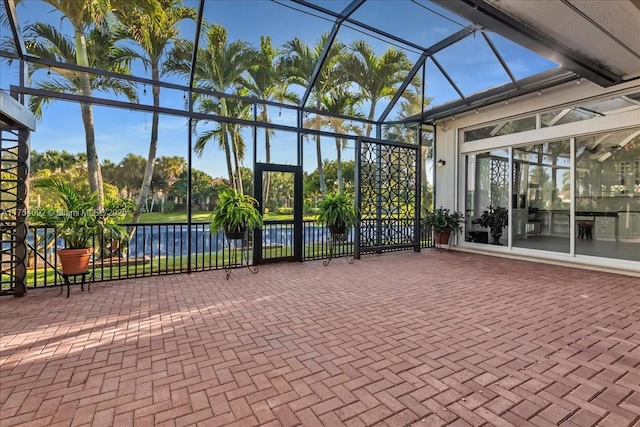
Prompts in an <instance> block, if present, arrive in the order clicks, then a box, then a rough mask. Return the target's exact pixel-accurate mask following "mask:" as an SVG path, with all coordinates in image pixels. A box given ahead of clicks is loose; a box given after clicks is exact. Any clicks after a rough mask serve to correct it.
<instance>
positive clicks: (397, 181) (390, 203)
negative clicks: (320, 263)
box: [355, 137, 421, 258]
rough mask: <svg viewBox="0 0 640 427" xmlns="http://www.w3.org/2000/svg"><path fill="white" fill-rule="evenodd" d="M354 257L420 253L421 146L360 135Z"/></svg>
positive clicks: (357, 149)
mask: <svg viewBox="0 0 640 427" xmlns="http://www.w3.org/2000/svg"><path fill="white" fill-rule="evenodd" d="M356 142H357V144H356V171H357V179H356V204H357V208H358V212H359V215H358V221H357V224H356V236H355V240H356V241H355V257H356V258H359V257H360V254H362V253H370V252H384V251H389V250H400V249H408V248H413V249H414V250H415V251H416V252H419V251H420V238H419V236H420V167H421V164H420V146H419V145H415V144H406V143H403V142H396V141H384V140H379V139H372V138H365V137H359V138H358V139H357V141H356Z"/></svg>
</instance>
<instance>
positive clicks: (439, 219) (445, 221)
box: [422, 207, 464, 245]
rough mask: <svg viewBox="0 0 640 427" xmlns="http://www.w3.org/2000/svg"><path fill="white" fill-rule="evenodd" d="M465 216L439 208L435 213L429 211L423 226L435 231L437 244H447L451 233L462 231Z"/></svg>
mask: <svg viewBox="0 0 640 427" xmlns="http://www.w3.org/2000/svg"><path fill="white" fill-rule="evenodd" d="M463 220H464V216H463V215H462V213H460V212H456V211H453V212H451V210H450V209H445V208H443V207H439V208H437V209H434V210H433V211H427V213H426V215H425V217H424V219H423V220H422V225H423V226H426V227H429V228H431V230H433V237H434V243H435V244H439V245H441V244H447V243H448V242H449V237H450V236H451V233H454V234H455V233H457V232H458V231H462V221H463Z"/></svg>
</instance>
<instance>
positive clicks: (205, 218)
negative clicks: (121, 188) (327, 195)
mask: <svg viewBox="0 0 640 427" xmlns="http://www.w3.org/2000/svg"><path fill="white" fill-rule="evenodd" d="M210 215H211V212H206V211H205V212H192V217H191V218H192V221H193V222H209V216H210ZM264 219H266V220H282V221H284V220H291V219H293V215H280V214H277V213H275V212H269V213H267V214H266V215H265V216H264ZM315 219H316V216H314V215H305V216H304V220H305V221H314V220H315ZM140 222H141V223H179V222H187V213H186V212H167V213H160V212H149V213H143V214H142V215H140Z"/></svg>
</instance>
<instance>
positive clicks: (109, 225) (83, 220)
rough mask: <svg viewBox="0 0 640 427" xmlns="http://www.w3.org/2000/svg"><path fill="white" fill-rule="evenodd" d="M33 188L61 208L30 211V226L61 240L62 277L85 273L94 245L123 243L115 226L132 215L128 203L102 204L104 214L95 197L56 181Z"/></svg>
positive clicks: (37, 183)
mask: <svg viewBox="0 0 640 427" xmlns="http://www.w3.org/2000/svg"><path fill="white" fill-rule="evenodd" d="M33 185H34V187H36V188H40V189H44V190H47V191H49V192H51V193H53V194H54V195H56V196H57V197H58V199H59V200H60V202H61V206H51V207H47V208H44V207H41V208H38V209H32V211H31V213H30V215H29V222H30V223H32V224H37V225H44V226H47V227H55V233H56V237H60V238H62V239H64V243H65V249H60V250H58V251H57V255H58V257H59V258H60V264H61V265H62V273H63V274H67V275H73V274H83V273H86V272H87V270H88V266H89V261H90V259H91V254H92V253H93V251H94V247H93V244H94V242H96V241H103V242H104V241H105V239H106V240H108V241H109V242H125V241H126V240H127V238H128V234H127V230H126V228H125V227H122V226H120V225H118V224H117V223H116V221H119V220H123V219H124V218H125V216H127V215H128V214H130V213H132V212H133V209H134V207H135V204H134V203H133V202H132V201H130V200H123V199H111V200H106V201H105V207H104V209H103V210H97V209H96V206H97V195H96V194H95V193H92V194H89V195H85V194H82V193H81V192H79V191H77V190H75V189H74V188H72V187H70V186H69V185H67V184H66V183H65V182H64V181H62V180H61V179H58V178H43V179H39V180H36V181H35V182H34V184H33Z"/></svg>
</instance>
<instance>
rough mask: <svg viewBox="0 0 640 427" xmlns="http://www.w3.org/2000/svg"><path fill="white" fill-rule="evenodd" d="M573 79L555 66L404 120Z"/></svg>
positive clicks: (467, 108)
mask: <svg viewBox="0 0 640 427" xmlns="http://www.w3.org/2000/svg"><path fill="white" fill-rule="evenodd" d="M575 80H576V75H575V73H573V72H572V71H568V70H565V69H562V68H555V69H553V70H549V71H545V72H543V73H539V74H536V75H535V76H531V77H527V78H524V79H520V80H518V81H517V82H515V83H508V84H506V85H504V86H500V87H496V88H491V89H488V90H485V91H482V92H478V93H475V94H473V95H471V96H468V97H467V98H465V99H460V100H457V101H453V102H448V103H446V104H442V105H439V106H437V107H435V108H432V109H429V110H425V111H424V112H423V113H422V115H417V116H413V117H410V118H408V119H407V120H406V121H407V122H411V121H417V120H420V121H422V122H433V121H436V120H438V119H441V118H444V117H449V116H453V115H455V114H459V113H463V112H465V111H471V110H474V109H477V108H481V107H486V106H487V105H492V104H496V103H498V102H505V101H508V100H509V99H512V98H516V97H518V96H522V95H527V94H530V93H535V92H538V91H542V90H545V89H548V88H550V87H553V86H557V85H561V84H564V83H568V82H572V81H575Z"/></svg>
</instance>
